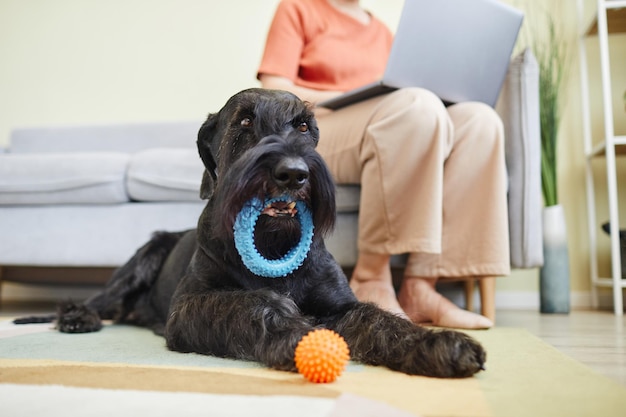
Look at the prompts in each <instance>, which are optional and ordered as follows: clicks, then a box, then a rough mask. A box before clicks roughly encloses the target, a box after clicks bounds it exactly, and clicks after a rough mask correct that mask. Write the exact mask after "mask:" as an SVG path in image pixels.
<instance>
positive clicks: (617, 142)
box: [578, 0, 626, 315]
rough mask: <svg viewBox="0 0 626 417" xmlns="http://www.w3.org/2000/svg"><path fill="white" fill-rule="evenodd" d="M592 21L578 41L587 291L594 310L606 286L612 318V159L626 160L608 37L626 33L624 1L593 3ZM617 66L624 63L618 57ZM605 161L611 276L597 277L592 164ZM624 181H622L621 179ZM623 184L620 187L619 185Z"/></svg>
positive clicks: (617, 269)
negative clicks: (598, 122) (593, 55)
mask: <svg viewBox="0 0 626 417" xmlns="http://www.w3.org/2000/svg"><path fill="white" fill-rule="evenodd" d="M595 1H596V10H595V13H596V14H595V20H594V22H593V25H592V26H591V27H590V28H589V29H588V30H585V31H584V32H583V33H582V34H581V36H580V39H579V47H580V51H579V52H580V71H581V77H580V78H581V89H582V110H583V130H584V132H583V135H584V145H585V158H586V188H587V217H588V218H587V223H588V227H589V248H590V264H591V270H590V273H591V292H592V303H593V306H594V307H595V308H597V307H598V287H609V288H612V290H613V310H614V313H615V315H623V314H624V310H623V309H624V300H623V294H622V289H623V288H626V279H622V268H621V262H620V259H621V254H620V241H619V233H618V231H619V207H618V178H617V172H616V156H620V155H622V156H623V157H626V136H617V135H615V126H614V122H613V105H612V98H611V91H612V90H611V73H610V68H611V67H610V60H609V58H610V56H609V55H610V53H609V34H610V33H624V32H626V0H595ZM583 15H584V8H583V0H578V16H579V22H580V25H579V27H581V28H583V27H584V26H583V24H584V23H583ZM590 36H594V37H595V36H597V41H598V44H599V50H600V77H601V85H602V101H603V122H604V132H605V136H604V138H603V140H601V141H599V142H598V143H597V144H595V145H594V143H593V139H592V134H591V111H590V105H589V76H588V70H587V53H586V48H585V39H586V38H588V37H590ZM620 59H621V62H620V64H625V67H626V60H624V59H623V57H621V58H620ZM602 156H603V157H604V158H605V160H606V182H607V192H608V207H609V224H610V228H611V235H610V241H611V275H612V276H611V277H608V278H606V277H599V276H598V259H597V234H598V219H597V216H596V207H595V201H596V197H595V189H594V178H593V169H592V161H593V159H594V158H597V157H602ZM622 182H624V179H622ZM622 185H623V184H622Z"/></svg>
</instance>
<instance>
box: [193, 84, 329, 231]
mask: <svg viewBox="0 0 626 417" xmlns="http://www.w3.org/2000/svg"><path fill="white" fill-rule="evenodd" d="M318 140H319V130H318V127H317V123H316V121H315V117H314V116H313V112H312V110H311V108H310V106H309V105H307V104H306V103H304V102H302V101H301V100H300V99H298V98H297V97H296V96H295V95H293V94H291V93H288V92H285V91H277V90H267V89H249V90H244V91H241V92H239V93H237V94H235V95H234V96H233V97H231V98H230V99H229V100H228V101H227V103H226V104H225V105H224V107H223V108H222V109H221V110H220V111H219V112H218V113H215V114H210V115H209V117H208V118H207V120H206V122H205V123H204V124H203V125H202V127H201V128H200V131H199V132H198V142H197V144H198V151H199V153H200V157H201V159H202V161H203V163H204V165H205V167H206V170H205V172H204V176H203V179H202V186H201V190H200V194H201V197H202V198H204V199H211V200H212V206H213V208H214V210H215V211H214V213H215V214H219V216H220V218H219V219H217V218H213V219H211V223H212V229H213V230H212V233H214V234H216V235H219V236H232V227H233V224H234V221H235V218H236V216H237V214H238V213H239V211H240V210H241V208H242V207H243V205H244V204H245V203H246V202H247V201H249V200H250V199H251V198H253V197H256V198H258V199H260V200H261V201H265V200H268V199H271V198H275V197H279V196H281V197H285V201H283V202H277V203H276V204H274V205H273V206H270V207H267V208H266V209H265V210H264V211H263V215H262V216H261V217H262V218H263V220H262V222H263V223H264V224H266V225H267V226H268V227H273V228H277V229H284V228H285V225H286V224H288V223H290V222H293V221H294V220H293V217H294V207H293V203H294V202H296V201H302V202H304V203H305V204H306V205H307V206H308V207H309V209H310V211H311V212H312V216H313V223H314V225H315V230H316V234H320V235H323V234H324V233H326V232H328V231H329V230H331V229H332V228H333V226H334V221H335V188H334V183H333V180H332V177H331V175H330V172H329V171H328V168H327V167H326V164H325V163H324V161H323V160H322V158H321V156H320V155H319V154H318V153H317V151H315V147H316V145H317V142H318ZM259 220H260V221H261V219H259Z"/></svg>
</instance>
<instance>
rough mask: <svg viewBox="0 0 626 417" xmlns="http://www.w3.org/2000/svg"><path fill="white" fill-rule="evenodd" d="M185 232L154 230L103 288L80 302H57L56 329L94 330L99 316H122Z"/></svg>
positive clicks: (79, 331)
mask: <svg viewBox="0 0 626 417" xmlns="http://www.w3.org/2000/svg"><path fill="white" fill-rule="evenodd" d="M185 233H186V232H179V233H166V232H160V233H155V234H154V235H153V237H152V239H151V240H150V241H149V242H148V243H146V244H145V245H144V246H142V247H141V248H139V249H138V250H137V252H136V253H135V255H134V256H133V257H132V258H131V259H130V260H129V261H128V262H127V263H126V264H124V265H123V266H122V267H120V268H119V269H118V270H116V271H115V272H114V273H113V275H112V276H111V279H110V280H109V281H108V282H107V284H106V286H105V288H104V290H103V291H101V292H99V293H97V294H95V295H94V296H92V297H91V298H89V299H87V300H86V301H85V302H84V303H83V304H75V303H73V302H64V303H61V304H59V306H58V308H57V329H58V330H59V331H61V332H64V333H88V332H95V331H98V330H100V329H101V328H102V319H123V318H124V317H125V316H126V315H127V314H129V312H131V311H132V310H133V307H134V303H135V302H136V300H137V297H138V295H137V294H138V293H140V292H142V291H143V292H145V291H147V289H149V288H150V287H151V286H152V285H153V283H154V281H155V280H156V278H157V276H158V275H159V271H160V269H161V267H162V265H163V263H164V262H165V259H166V258H167V256H168V255H169V253H170V252H171V251H172V249H173V248H174V246H175V245H176V243H178V241H179V240H180V239H181V238H182V236H183V235H184V234H185Z"/></svg>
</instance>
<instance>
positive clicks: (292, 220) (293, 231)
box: [254, 215, 302, 259]
mask: <svg viewBox="0 0 626 417" xmlns="http://www.w3.org/2000/svg"><path fill="white" fill-rule="evenodd" d="M301 236H302V227H301V225H300V222H299V221H298V219H297V218H296V217H288V216H278V217H275V216H268V215H261V216H260V217H259V219H258V220H257V224H256V227H255V229H254V243H255V245H256V248H257V250H258V251H259V253H260V254H261V255H262V256H263V257H264V258H266V259H280V258H282V257H283V256H285V255H286V254H287V252H289V250H291V248H293V247H294V246H296V245H298V242H299V241H300V238H301Z"/></svg>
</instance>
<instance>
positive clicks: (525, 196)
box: [0, 52, 542, 284]
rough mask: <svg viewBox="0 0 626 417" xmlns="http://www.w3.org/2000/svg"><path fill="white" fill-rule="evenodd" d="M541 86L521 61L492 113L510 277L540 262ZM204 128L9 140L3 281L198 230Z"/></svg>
mask: <svg viewBox="0 0 626 417" xmlns="http://www.w3.org/2000/svg"><path fill="white" fill-rule="evenodd" d="M536 78H537V70H536V63H535V61H534V59H533V58H532V56H531V55H530V54H529V53H528V52H527V53H525V54H522V55H520V56H518V57H517V58H515V60H513V61H512V65H511V67H510V69H509V74H508V76H507V79H506V81H505V85H504V88H503V91H502V94H501V98H500V101H499V104H498V108H497V109H498V111H499V113H500V114H501V116H502V118H503V120H504V122H505V128H506V134H507V166H508V169H509V174H510V181H509V183H510V187H509V203H510V209H509V211H510V216H509V217H510V232H511V264H512V266H513V267H516V268H528V267H535V266H539V265H541V263H542V250H541V220H540V215H541V187H540V178H539V172H540V171H539V169H540V168H539V166H540V165H539V152H540V148H539V130H538V129H539V127H538V126H539V125H538V97H537V95H538V93H537V82H536ZM215 110H216V109H215ZM201 122H202V121H193V122H172V123H151V124H132V125H110V126H74V127H53V128H22V129H15V130H14V131H13V132H12V134H11V137H10V145H9V147H8V148H7V149H4V150H3V152H0V278H1V277H2V269H3V268H4V269H5V272H6V271H7V270H8V269H11V270H12V271H13V270H15V268H22V267H31V268H32V267H36V268H59V267H63V268H68V267H69V268H85V267H88V268H112V267H117V266H119V265H121V264H122V263H124V262H125V261H126V260H127V259H128V258H129V257H130V256H131V255H132V254H133V253H134V251H135V250H136V249H137V248H138V247H139V246H140V245H141V244H142V243H144V242H145V241H146V240H147V239H148V238H149V237H150V235H151V234H152V233H153V232H154V231H156V230H183V229H187V228H193V227H195V225H196V221H197V218H198V216H199V214H200V212H201V210H202V208H203V206H204V202H203V201H202V200H200V199H199V196H198V190H199V186H200V180H201V177H202V170H203V167H202V164H201V162H200V159H199V157H198V155H197V151H196V149H195V138H196V133H197V130H198V128H199V126H200V124H201ZM359 192H360V189H359V187H358V186H349V185H341V184H339V185H338V189H337V207H338V223H337V228H336V231H335V233H334V234H333V235H332V236H331V238H330V239H329V241H328V247H329V249H330V251H331V252H332V253H333V255H334V256H335V257H336V259H337V260H338V262H339V263H340V264H341V265H342V266H344V267H351V266H353V265H354V263H355V261H356V255H357V248H356V240H357V219H358V207H359ZM401 261H402V260H401V258H399V259H398V260H397V262H401ZM13 275H14V274H5V275H4V276H5V279H9V280H10V279H11V278H12V276H13ZM25 281H28V279H26V280H25ZM43 281H45V280H43ZM50 281H51V282H54V278H51V280H50ZM76 281H77V282H80V283H90V282H91V283H98V284H99V283H101V281H102V277H101V276H98V275H92V274H85V275H84V276H82V278H79V279H78V280H76ZM94 281H95V282H94ZM0 284H1V282H0Z"/></svg>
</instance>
